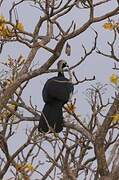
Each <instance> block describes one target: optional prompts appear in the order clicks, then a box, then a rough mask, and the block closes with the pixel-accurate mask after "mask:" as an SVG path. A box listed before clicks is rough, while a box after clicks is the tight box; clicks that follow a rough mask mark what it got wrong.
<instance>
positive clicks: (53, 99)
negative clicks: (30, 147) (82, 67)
mask: <svg viewBox="0 0 119 180" xmlns="http://www.w3.org/2000/svg"><path fill="white" fill-rule="evenodd" d="M65 67H68V66H67V63H66V62H65V61H63V60H61V61H59V62H58V71H59V72H58V76H56V77H53V78H50V79H48V80H47V82H46V84H45V85H44V88H43V92H42V96H43V100H44V102H45V105H44V108H43V111H42V114H41V117H40V120H39V126H38V130H39V131H40V132H48V131H49V129H50V131H51V130H52V129H53V131H54V132H56V133H59V132H60V131H62V129H63V112H62V107H63V105H64V104H65V103H67V102H68V100H69V98H70V95H71V94H72V93H73V89H74V88H73V84H72V83H71V82H70V81H69V79H67V78H66V77H65V76H64V72H63V69H64V68H65Z"/></svg>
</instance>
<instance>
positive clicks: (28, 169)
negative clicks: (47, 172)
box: [24, 163, 34, 172]
mask: <svg viewBox="0 0 119 180" xmlns="http://www.w3.org/2000/svg"><path fill="white" fill-rule="evenodd" d="M24 170H25V171H26V172H29V171H33V170H34V168H33V165H32V164H31V163H27V164H25V166H24Z"/></svg>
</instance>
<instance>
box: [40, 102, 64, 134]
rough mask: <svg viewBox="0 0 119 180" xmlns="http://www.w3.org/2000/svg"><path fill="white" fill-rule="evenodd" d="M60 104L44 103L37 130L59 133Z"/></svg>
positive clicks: (61, 115) (60, 127)
mask: <svg viewBox="0 0 119 180" xmlns="http://www.w3.org/2000/svg"><path fill="white" fill-rule="evenodd" d="M62 106H63V105H62V104H61V103H59V102H55V101H54V102H52V103H46V104H45V105H44V108H43V111H42V114H41V117H40V120H39V126H38V130H39V131H40V132H48V131H49V130H50V131H51V129H53V131H54V132H56V133H59V132H60V131H62V129H63V113H62Z"/></svg>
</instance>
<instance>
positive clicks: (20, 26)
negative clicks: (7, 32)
mask: <svg viewBox="0 0 119 180" xmlns="http://www.w3.org/2000/svg"><path fill="white" fill-rule="evenodd" d="M16 28H17V29H18V30H19V31H24V25H23V24H22V23H20V22H18V23H16Z"/></svg>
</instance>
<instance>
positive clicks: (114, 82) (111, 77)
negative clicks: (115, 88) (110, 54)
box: [110, 74, 119, 85]
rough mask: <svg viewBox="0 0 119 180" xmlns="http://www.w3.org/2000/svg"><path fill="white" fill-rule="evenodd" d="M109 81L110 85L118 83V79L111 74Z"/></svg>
mask: <svg viewBox="0 0 119 180" xmlns="http://www.w3.org/2000/svg"><path fill="white" fill-rule="evenodd" d="M110 81H111V83H113V84H116V85H117V83H118V82H119V77H118V76H117V75H116V74H112V75H111V76H110Z"/></svg>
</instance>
